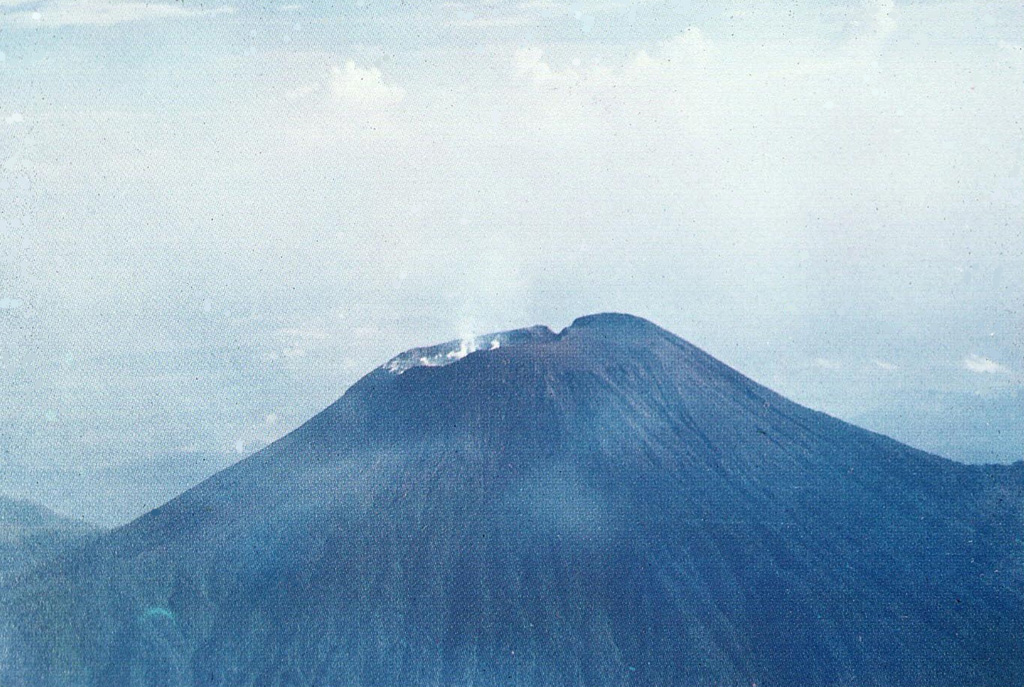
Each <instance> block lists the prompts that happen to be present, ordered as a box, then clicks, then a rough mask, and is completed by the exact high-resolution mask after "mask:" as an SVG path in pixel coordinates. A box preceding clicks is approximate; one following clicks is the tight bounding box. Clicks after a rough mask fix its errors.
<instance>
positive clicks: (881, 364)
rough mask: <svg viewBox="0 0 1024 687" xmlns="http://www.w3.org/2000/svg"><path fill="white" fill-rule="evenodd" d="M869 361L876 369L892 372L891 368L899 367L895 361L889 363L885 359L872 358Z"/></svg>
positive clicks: (896, 368)
mask: <svg viewBox="0 0 1024 687" xmlns="http://www.w3.org/2000/svg"><path fill="white" fill-rule="evenodd" d="M871 362H873V363H874V364H875V367H877V368H878V369H880V370H886V371H887V372H892V371H893V370H898V369H899V365H897V364H895V363H890V362H889V361H887V360H872V361H871Z"/></svg>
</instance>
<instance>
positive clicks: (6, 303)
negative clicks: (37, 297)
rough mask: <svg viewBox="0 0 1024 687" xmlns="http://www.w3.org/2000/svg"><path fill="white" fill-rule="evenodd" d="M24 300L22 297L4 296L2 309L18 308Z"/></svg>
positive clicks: (1, 299)
mask: <svg viewBox="0 0 1024 687" xmlns="http://www.w3.org/2000/svg"><path fill="white" fill-rule="evenodd" d="M22 305H24V302H23V301H22V300H21V299H20V298H12V297H11V296H4V297H3V298H0V310H17V309H18V308H20V307H21V306H22Z"/></svg>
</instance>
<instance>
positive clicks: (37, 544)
mask: <svg viewBox="0 0 1024 687" xmlns="http://www.w3.org/2000/svg"><path fill="white" fill-rule="evenodd" d="M95 532H96V530H95V529H94V528H92V527H91V526H90V525H88V524H86V523H85V522H82V521H80V520H71V519H69V518H62V517H60V516H59V515H57V514H56V513H54V512H53V511H51V510H49V509H47V508H44V507H43V506H40V505H39V504H36V503H32V502H31V501H24V500H20V499H12V498H7V497H4V496H0V583H3V582H4V581H7V580H10V579H11V578H13V577H14V576H16V575H17V574H18V573H21V572H24V571H25V570H27V569H29V568H31V567H33V566H36V565H38V564H40V563H42V562H43V561H46V560H49V559H50V558H53V557H54V556H56V555H57V554H58V553H63V552H64V551H66V550H67V549H69V548H70V547H73V546H74V545H76V544H79V543H82V542H83V541H84V540H85V538H86V537H87V536H89V535H91V534H94V533H95Z"/></svg>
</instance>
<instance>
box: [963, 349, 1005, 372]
mask: <svg viewBox="0 0 1024 687" xmlns="http://www.w3.org/2000/svg"><path fill="white" fill-rule="evenodd" d="M963 366H964V369H965V370H970V371H971V372H978V373H980V374H1009V373H1010V370H1009V368H1007V367H1006V366H1005V365H1001V364H999V363H997V362H996V361H994V360H992V359H991V358H985V357H982V356H980V355H977V354H975V353H972V354H971V355H969V356H967V357H966V358H964V361H963Z"/></svg>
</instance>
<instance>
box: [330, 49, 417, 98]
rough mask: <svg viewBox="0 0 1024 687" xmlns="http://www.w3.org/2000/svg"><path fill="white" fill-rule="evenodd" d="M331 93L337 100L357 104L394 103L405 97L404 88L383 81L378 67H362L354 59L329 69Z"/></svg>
mask: <svg viewBox="0 0 1024 687" xmlns="http://www.w3.org/2000/svg"><path fill="white" fill-rule="evenodd" d="M331 93H332V94H333V95H334V99H335V100H337V101H339V102H344V103H352V104H358V105H374V106H387V105H395V104H397V103H400V102H402V100H403V99H404V98H405V89H403V88H402V87H401V86H395V85H392V84H388V83H385V82H384V77H383V75H382V74H381V72H380V70H379V69H377V68H376V67H370V68H369V69H364V68H362V67H359V66H358V65H356V63H355V61H354V60H348V61H346V62H345V66H343V67H333V68H332V69H331Z"/></svg>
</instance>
